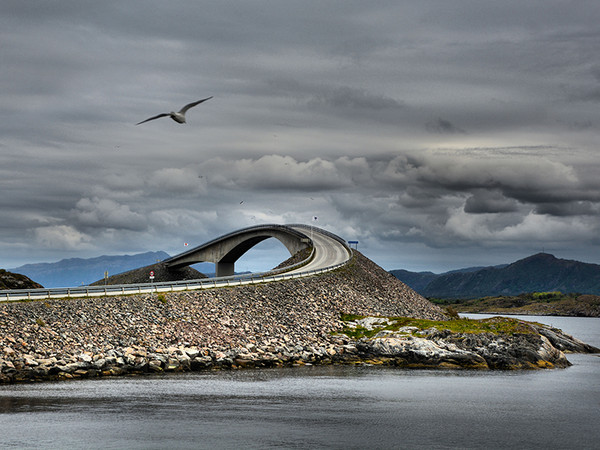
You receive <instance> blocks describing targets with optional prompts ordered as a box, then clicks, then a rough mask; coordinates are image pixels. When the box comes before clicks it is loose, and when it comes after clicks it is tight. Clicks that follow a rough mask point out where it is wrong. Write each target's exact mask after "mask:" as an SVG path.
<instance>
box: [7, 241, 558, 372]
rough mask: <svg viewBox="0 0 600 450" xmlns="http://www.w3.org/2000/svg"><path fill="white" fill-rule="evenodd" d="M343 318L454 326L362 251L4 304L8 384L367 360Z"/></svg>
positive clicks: (387, 357) (380, 357) (375, 356)
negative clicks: (305, 269) (306, 263)
mask: <svg viewBox="0 0 600 450" xmlns="http://www.w3.org/2000/svg"><path fill="white" fill-rule="evenodd" d="M342 313H345V314H353V315H356V316H390V317H391V316H393V317H399V316H408V317H415V318H419V319H424V320H434V321H442V322H443V321H446V320H447V319H448V317H447V316H446V315H445V314H444V313H443V312H442V310H440V309H439V308H438V307H436V306H434V305H432V304H431V303H430V302H428V301H427V300H426V299H425V298H423V297H422V296H420V295H418V294H417V293H415V292H414V291H413V290H411V289H410V288H408V287H407V286H406V285H404V284H403V283H401V282H400V281H399V280H397V279H396V278H395V277H393V276H392V275H390V274H389V273H387V272H386V271H385V270H383V269H381V268H380V267H378V266H377V265H375V264H374V263H373V262H372V261H370V260H368V259H367V258H365V257H363V256H362V255H360V254H359V253H356V256H355V258H354V260H353V262H352V263H351V265H349V266H346V267H344V268H342V269H340V270H337V271H335V272H331V273H328V274H323V275H319V276H314V277H309V278H304V279H297V280H288V281H281V282H277V283H265V284H259V285H252V286H240V287H235V288H220V289H210V290H205V291H189V292H179V293H169V294H158V295H156V294H153V295H134V296H124V297H103V298H92V299H70V300H67V299H63V300H46V301H36V302H21V303H0V382H4V383H10V382H19V381H34V380H52V379H71V378H84V377H97V376H111V375H123V374H141V373H161V372H176V371H189V370H205V369H218V368H242V367H274V366H284V365H297V364H329V363H344V362H346V363H355V362H361V359H362V361H363V362H364V360H366V359H367V355H365V348H364V347H361V345H363V344H362V343H361V341H360V339H355V338H353V337H351V336H348V335H347V334H344V333H342V331H344V329H347V321H345V320H343V317H342ZM538 343H539V342H534V343H533V344H532V345H533V346H534V347H535V346H536V345H538ZM456 345H458V344H456ZM490 345H492V344H490ZM498 351H502V350H501V349H500V348H499V350H498ZM557 351H558V350H557ZM371 353H372V355H371V356H372V358H371V357H370V356H369V358H371V359H374V360H375V359H376V360H378V361H381V362H389V361H390V355H387V354H383V353H381V352H380V353H379V354H377V353H376V352H374V351H373V352H371ZM431 356H432V357H435V356H434V355H433V354H432V355H431ZM359 357H360V358H361V359H358V358H359ZM392 359H393V358H392ZM395 360H398V358H396V359H395Z"/></svg>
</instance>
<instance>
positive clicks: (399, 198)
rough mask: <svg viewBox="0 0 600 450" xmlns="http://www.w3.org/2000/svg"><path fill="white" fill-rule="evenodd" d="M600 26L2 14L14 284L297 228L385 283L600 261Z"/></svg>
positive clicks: (599, 13)
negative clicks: (539, 262)
mask: <svg viewBox="0 0 600 450" xmlns="http://www.w3.org/2000/svg"><path fill="white" fill-rule="evenodd" d="M599 23H600V2H597V1H586V0H581V1H578V2H576V3H573V2H568V1H553V0H528V1H527V2H523V1H522V0H518V1H512V0H505V1H502V2H498V1H489V0H477V1H474V0H473V1H470V0H468V1H467V0H457V1H454V0H452V1H450V0H425V1H399V0H393V1H377V0H375V1H369V2H365V1H354V0H331V1H322V0H319V1H313V0H303V1H301V2H300V1H281V0H255V1H251V2H249V1H228V0H220V1H218V2H214V1H199V0H170V1H164V0H161V1H153V0H148V1H142V0H129V1H126V2H125V1H122V0H118V1H112V0H105V1H96V0H94V1H85V0H56V1H51V2H49V1H45V0H43V1H42V0H38V1H36V0H30V1H26V2H24V1H22V0H3V1H2V2H1V3H0V61H1V65H0V105H1V107H0V211H1V214H0V268H14V267H18V266H20V265H22V264H27V263H37V262H54V261H58V260H61V259H63V258H74V257H79V258H92V257H96V256H100V255H118V254H135V253H142V252H147V251H158V250H163V251H166V252H167V253H169V254H171V255H175V254H177V253H180V252H182V251H184V250H185V249H186V247H185V246H184V244H185V243H188V245H190V246H196V245H200V244H202V243H204V242H206V241H208V240H211V239H213V238H216V237H218V236H221V235H223V234H225V233H228V232H231V231H234V230H237V229H240V228H243V227H248V226H253V225H259V224H291V223H304V224H313V225H315V226H318V227H321V228H324V229H326V230H329V231H331V232H334V233H336V234H338V235H339V236H341V237H343V238H345V239H347V240H357V241H359V244H358V250H360V251H361V252H362V253H363V254H365V255H366V256H367V257H369V258H370V259H372V260H373V261H375V262H376V263H377V264H379V265H380V266H382V267H384V268H385V269H387V270H392V269H407V270H412V271H433V272H436V273H440V272H444V271H447V270H452V269H457V268H463V267H471V266H481V265H494V264H502V263H510V262H513V261H516V260H518V259H521V258H524V257H527V256H530V255H532V254H535V253H539V252H542V251H545V252H547V253H551V254H553V255H555V256H557V257H559V258H565V259H576V260H580V261H584V262H590V263H596V264H600V150H599V148H598V145H599V143H600V109H599V108H600V56H599V54H598V48H600V27H599V26H598V24H599ZM209 96H213V98H212V99H211V100H208V101H206V102H204V103H202V104H201V105H198V106H196V107H195V108H192V109H190V110H189V111H188V113H187V124H178V123H176V122H174V121H173V120H171V119H170V118H168V117H167V118H161V119H157V120H153V121H150V122H147V123H144V124H142V125H138V126H136V125H135V124H136V123H137V122H140V121H141V120H144V119H146V118H148V117H151V116H154V115H156V114H159V113H163V112H170V111H177V110H179V109H180V108H181V107H182V106H183V105H185V104H187V103H190V102H192V101H196V100H199V99H202V98H205V97H209ZM315 217H316V218H317V219H316V220H314V218H315ZM187 248H190V247H187ZM286 255H287V253H286V251H285V248H284V247H283V245H282V244H281V243H279V242H278V241H275V240H274V239H269V240H267V241H264V243H263V244H261V245H260V246H258V247H256V248H254V249H252V250H251V251H250V252H248V254H247V255H246V256H244V258H243V262H242V261H240V262H239V264H238V265H236V269H238V270H239V269H244V270H266V269H268V268H270V267H267V266H269V265H271V266H273V265H276V263H278V262H280V261H282V260H283V259H285V257H286ZM274 260H277V261H274ZM273 262H274V263H275V264H273Z"/></svg>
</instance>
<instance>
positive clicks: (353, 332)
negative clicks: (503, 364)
mask: <svg viewBox="0 0 600 450" xmlns="http://www.w3.org/2000/svg"><path fill="white" fill-rule="evenodd" d="M364 317H366V316H357V315H353V314H343V315H342V317H341V319H342V320H343V321H344V322H353V321H355V320H360V319H363V318H364ZM387 319H388V321H390V322H391V323H390V324H389V325H385V326H384V325H382V326H375V327H373V329H372V330H368V329H366V328H364V327H362V326H358V327H351V326H348V325H346V326H345V327H344V329H343V330H342V331H341V332H342V333H343V334H345V335H346V336H348V337H350V338H353V339H360V338H369V337H373V336H375V335H376V334H377V333H379V332H380V331H383V330H389V331H398V330H399V329H400V328H403V327H414V328H416V331H413V332H412V334H413V335H418V333H419V332H420V331H424V330H429V329H432V328H436V329H437V330H448V331H451V332H452V333H469V334H483V333H492V334H509V335H510V334H516V333H526V334H532V333H535V331H534V330H532V329H531V327H530V326H529V325H528V324H527V322H524V321H522V320H517V319H511V318H508V317H491V318H489V319H480V320H477V319H466V318H459V319H454V320H447V321H442V320H427V319H415V318H412V317H387Z"/></svg>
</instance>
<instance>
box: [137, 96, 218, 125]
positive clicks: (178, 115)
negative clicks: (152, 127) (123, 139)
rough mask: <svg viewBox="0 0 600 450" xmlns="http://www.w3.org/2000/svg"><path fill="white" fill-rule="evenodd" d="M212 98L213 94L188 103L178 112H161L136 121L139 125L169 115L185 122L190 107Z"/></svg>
mask: <svg viewBox="0 0 600 450" xmlns="http://www.w3.org/2000/svg"><path fill="white" fill-rule="evenodd" d="M211 98H212V96H211V97H208V98H203V99H202V100H198V101H197V102H193V103H188V104H187V105H185V106H184V107H183V108H181V109H180V110H179V111H178V112H173V111H171V112H170V113H162V114H159V115H158V116H154V117H150V118H149V119H146V120H142V121H141V122H139V123H136V125H139V124H141V123H144V122H149V121H150V120H154V119H160V118H161V117H167V116H169V117H171V119H173V120H174V121H175V122H177V123H185V113H186V112H187V110H188V109H190V108H193V107H194V106H196V105H199V104H200V103H202V102H205V101H206V100H210V99H211Z"/></svg>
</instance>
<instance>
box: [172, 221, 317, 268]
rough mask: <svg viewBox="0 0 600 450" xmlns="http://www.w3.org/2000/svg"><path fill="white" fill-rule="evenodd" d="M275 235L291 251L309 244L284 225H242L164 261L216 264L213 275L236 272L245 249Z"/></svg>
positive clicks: (174, 263)
mask: <svg viewBox="0 0 600 450" xmlns="http://www.w3.org/2000/svg"><path fill="white" fill-rule="evenodd" d="M269 238H275V239H278V240H279V241H280V242H281V243H282V244H283V245H285V247H286V248H287V250H288V251H289V252H290V255H295V254H296V253H297V252H299V251H300V250H303V249H305V248H308V247H310V246H311V245H312V241H311V239H310V238H309V237H308V236H307V235H306V234H304V233H302V232H301V231H298V230H296V229H294V228H292V227H289V226H286V225H259V226H255V227H249V228H244V229H242V230H238V231H235V232H233V233H229V234H226V235H224V236H221V237H219V238H217V239H213V240H212V241H209V242H207V243H205V244H202V245H200V246H198V247H195V248H193V249H191V250H188V251H186V252H183V253H180V254H179V255H175V256H173V257H171V258H168V259H166V260H164V261H163V262H164V263H165V264H166V265H167V267H172V268H179V267H183V266H189V265H191V264H196V263H199V262H212V263H214V264H215V270H216V276H217V277H224V276H229V275H233V274H234V273H235V262H236V261H237V260H238V259H239V258H241V257H242V255H244V253H246V252H247V251H248V250H250V249H251V248H252V247H254V246H255V245H257V244H258V243H260V242H262V241H264V240H265V239H269Z"/></svg>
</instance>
